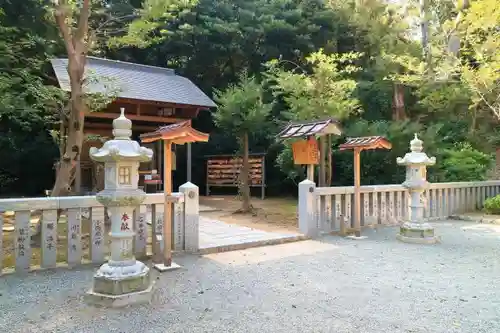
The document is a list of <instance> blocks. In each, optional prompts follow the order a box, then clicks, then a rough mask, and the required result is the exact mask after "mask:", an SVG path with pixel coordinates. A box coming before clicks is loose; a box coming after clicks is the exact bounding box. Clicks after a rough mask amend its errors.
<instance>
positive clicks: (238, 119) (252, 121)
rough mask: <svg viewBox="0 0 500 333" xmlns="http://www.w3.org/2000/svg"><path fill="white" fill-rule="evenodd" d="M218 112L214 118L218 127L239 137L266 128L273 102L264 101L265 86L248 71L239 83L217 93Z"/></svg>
mask: <svg viewBox="0 0 500 333" xmlns="http://www.w3.org/2000/svg"><path fill="white" fill-rule="evenodd" d="M215 95H216V97H215V100H216V103H217V104H218V107H217V112H216V113H215V114H214V120H215V123H216V125H217V126H218V127H220V128H221V129H223V130H224V131H227V132H230V133H233V135H234V136H236V137H239V136H241V134H243V133H245V132H246V133H249V134H252V133H255V132H261V131H263V130H265V128H266V127H267V126H266V123H267V121H268V116H269V114H270V112H271V109H272V104H268V103H265V102H264V101H263V87H262V85H261V84H260V83H259V82H258V81H257V80H256V79H255V77H249V76H248V75H247V74H246V73H245V74H243V75H241V76H240V80H239V82H238V83H237V84H233V85H230V86H229V87H228V88H227V89H226V90H224V91H219V90H217V91H216V93H215Z"/></svg>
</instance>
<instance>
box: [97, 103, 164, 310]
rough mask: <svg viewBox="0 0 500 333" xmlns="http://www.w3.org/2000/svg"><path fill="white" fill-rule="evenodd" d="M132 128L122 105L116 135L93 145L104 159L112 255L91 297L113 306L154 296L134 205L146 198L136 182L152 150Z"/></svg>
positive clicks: (100, 159)
mask: <svg viewBox="0 0 500 333" xmlns="http://www.w3.org/2000/svg"><path fill="white" fill-rule="evenodd" d="M131 129H132V122H131V121H130V120H129V119H127V118H126V117H125V115H124V109H123V108H122V110H121V115H120V117H118V118H117V119H115V120H114V121H113V135H114V139H113V140H110V141H107V142H106V143H105V144H104V145H103V146H102V148H100V149H97V148H95V147H92V148H91V149H90V157H91V158H92V159H93V160H94V161H96V162H104V169H105V185H104V190H103V191H101V192H99V193H98V194H97V201H99V202H100V203H101V204H103V206H105V207H107V208H108V213H109V215H110V216H111V231H110V233H109V236H110V238H111V256H110V259H109V261H108V262H107V263H105V264H104V265H102V266H101V267H100V268H99V269H98V270H97V272H96V273H95V274H94V281H93V286H92V289H91V290H90V291H89V292H88V293H87V300H88V301H89V302H90V303H93V304H99V305H105V306H111V307H122V306H127V305H130V304H135V303H144V302H150V301H151V297H152V292H153V284H154V281H151V278H150V271H149V268H148V267H147V266H146V265H145V264H144V263H142V262H140V261H138V260H136V259H135V256H134V251H133V239H134V236H135V232H134V220H133V216H134V209H136V207H138V206H139V205H140V204H141V203H142V202H143V201H144V199H145V198H146V193H144V191H142V190H140V189H138V187H137V185H138V182H139V163H140V162H148V161H150V160H151V159H152V157H153V151H152V150H151V149H147V148H144V147H140V146H139V144H138V143H137V142H135V141H132V140H131V139H130V136H131V135H132V130H131Z"/></svg>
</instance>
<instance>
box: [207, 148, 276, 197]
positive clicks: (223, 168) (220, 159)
mask: <svg viewBox="0 0 500 333" xmlns="http://www.w3.org/2000/svg"><path fill="white" fill-rule="evenodd" d="M207 157H208V160H207V184H206V185H207V192H206V194H207V196H208V195H209V194H210V187H238V183H239V176H240V172H241V168H242V166H243V164H242V162H243V159H242V157H241V156H235V155H216V156H207ZM249 162H250V170H249V177H250V186H251V187H261V188H262V191H261V197H262V199H264V196H265V186H266V185H265V156H264V154H250V157H249Z"/></svg>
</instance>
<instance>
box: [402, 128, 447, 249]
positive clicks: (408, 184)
mask: <svg viewBox="0 0 500 333" xmlns="http://www.w3.org/2000/svg"><path fill="white" fill-rule="evenodd" d="M410 150H411V151H410V152H409V153H407V154H406V155H405V156H404V157H403V158H401V157H398V158H397V163H398V164H399V165H404V166H406V180H405V182H404V183H403V186H404V187H405V188H407V189H408V191H409V193H410V195H409V197H410V198H409V200H410V202H409V206H408V219H409V220H408V221H404V223H403V224H402V225H401V227H400V230H399V234H398V235H397V236H396V237H397V238H398V239H399V240H401V241H403V242H407V243H420V244H434V243H436V242H437V241H438V239H437V238H436V237H435V236H434V228H433V227H432V225H430V224H429V223H424V208H425V200H426V199H425V198H424V192H425V190H426V189H427V188H428V187H429V183H428V182H427V166H428V165H429V166H430V165H434V164H436V158H435V157H428V156H427V154H426V153H424V152H422V150H423V145H422V141H421V140H419V138H418V137H417V134H415V138H414V139H413V140H412V141H411V142H410Z"/></svg>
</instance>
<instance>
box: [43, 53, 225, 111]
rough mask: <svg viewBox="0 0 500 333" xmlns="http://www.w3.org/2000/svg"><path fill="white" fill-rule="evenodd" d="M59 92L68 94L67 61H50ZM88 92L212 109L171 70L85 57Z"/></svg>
mask: <svg viewBox="0 0 500 333" xmlns="http://www.w3.org/2000/svg"><path fill="white" fill-rule="evenodd" d="M51 63H52V67H53V68H54V71H55V73H56V77H57V80H58V81H59V85H60V87H61V89H63V90H65V91H70V90H71V88H70V84H69V75H68V72H67V66H68V59H53V60H51ZM86 73H87V78H88V80H87V83H86V85H85V88H84V89H85V91H87V92H90V93H106V92H108V93H113V94H117V95H118V97H122V98H131V99H137V100H145V101H155V102H165V103H175V104H189V105H196V106H203V107H215V106H216V105H215V103H214V102H213V101H212V100H211V99H210V98H209V97H208V96H207V95H205V93H203V91H201V89H199V88H198V87H197V86H196V85H195V84H194V83H193V82H191V81H190V80H188V79H187V78H185V77H182V76H179V75H176V74H175V72H174V70H172V69H168V68H161V67H153V66H146V65H139V64H133V63H129V62H122V61H116V60H109V59H102V58H95V57H87V66H86Z"/></svg>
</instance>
